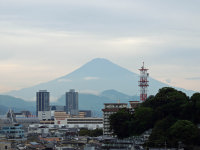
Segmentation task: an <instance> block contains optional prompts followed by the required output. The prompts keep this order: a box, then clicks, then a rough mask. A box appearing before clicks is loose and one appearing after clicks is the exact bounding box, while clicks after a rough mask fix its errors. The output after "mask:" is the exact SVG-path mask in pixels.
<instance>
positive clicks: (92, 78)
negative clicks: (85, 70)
mask: <svg viewBox="0 0 200 150" xmlns="http://www.w3.org/2000/svg"><path fill="white" fill-rule="evenodd" d="M83 79H84V80H99V79H100V78H99V77H84V78H83Z"/></svg>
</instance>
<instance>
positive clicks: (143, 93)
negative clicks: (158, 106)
mask: <svg viewBox="0 0 200 150" xmlns="http://www.w3.org/2000/svg"><path fill="white" fill-rule="evenodd" d="M139 70H140V80H139V87H140V101H142V102H143V101H145V100H146V99H147V87H148V86H149V84H148V82H149V81H148V77H149V73H147V71H148V69H147V68H145V67H144V62H143V66H142V67H141V69H139Z"/></svg>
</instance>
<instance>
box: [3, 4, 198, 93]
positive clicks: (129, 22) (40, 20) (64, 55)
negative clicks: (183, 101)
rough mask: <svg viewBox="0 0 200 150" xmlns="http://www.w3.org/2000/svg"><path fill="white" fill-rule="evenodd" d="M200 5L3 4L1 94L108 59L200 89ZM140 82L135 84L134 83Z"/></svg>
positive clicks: (160, 77) (123, 65) (184, 86)
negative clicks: (91, 61) (145, 69)
mask: <svg viewBox="0 0 200 150" xmlns="http://www.w3.org/2000/svg"><path fill="white" fill-rule="evenodd" d="M199 6H200V0H0V69H1V70H0V92H5V91H9V90H15V89H21V88H24V87H29V86H32V85H36V84H38V83H41V82H46V81H49V80H52V79H55V78H57V77H60V76H63V75H65V74H68V73H70V72H72V71H73V70H75V69H77V68H78V67H80V66H81V65H83V64H85V63H86V62H88V61H90V60H92V59H93V58H97V57H103V58H107V59H109V60H111V61H112V62H114V63H117V64H119V65H120V66H122V67H125V68H127V69H129V70H131V71H133V72H136V73H139V72H138V68H139V67H141V65H142V62H143V61H144V62H145V64H146V66H147V67H148V68H149V69H150V70H149V73H150V76H151V77H153V78H155V79H158V80H160V81H163V82H165V83H168V84H170V85H172V86H177V87H182V88H185V89H191V90H196V91H200V9H199ZM133 84H134V83H133Z"/></svg>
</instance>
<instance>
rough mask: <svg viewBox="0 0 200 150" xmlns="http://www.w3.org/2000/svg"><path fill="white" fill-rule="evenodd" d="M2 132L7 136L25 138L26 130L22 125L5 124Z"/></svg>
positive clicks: (0, 131)
mask: <svg viewBox="0 0 200 150" xmlns="http://www.w3.org/2000/svg"><path fill="white" fill-rule="evenodd" d="M0 133H1V134H3V135H6V137H7V138H23V137H24V130H23V129H22V125H20V124H15V125H12V126H4V127H2V129H1V130H0Z"/></svg>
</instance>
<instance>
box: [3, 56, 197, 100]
mask: <svg viewBox="0 0 200 150" xmlns="http://www.w3.org/2000/svg"><path fill="white" fill-rule="evenodd" d="M133 65H134V64H133ZM55 71H56V69H55ZM149 72H150V74H151V70H149ZM138 73H139V72H138ZM138 79H139V75H138V74H136V73H133V72H131V71H129V70H127V69H125V68H123V67H120V66H119V65H117V64H114V63H112V62H111V61H109V60H107V59H103V58H97V59H93V60H92V61H90V62H88V63H86V64H85V65H83V66H81V67H80V68H78V69H76V70H75V71H73V72H72V73H70V74H67V75H65V76H62V77H60V78H57V79H55V80H52V81H49V82H45V83H41V84H38V85H35V86H32V87H28V88H24V89H21V90H17V91H11V92H8V93H6V94H7V95H12V96H15V97H20V98H23V99H25V100H27V101H29V100H35V95H36V92H37V91H39V90H42V89H46V90H48V91H49V92H50V95H51V97H54V98H59V97H60V96H62V95H63V94H65V92H67V91H69V89H75V90H76V91H78V92H82V93H83V92H88V93H89V94H91V93H101V92H102V91H104V90H106V89H114V90H117V91H120V92H122V93H125V94H127V95H139V88H138ZM149 84H150V86H149V89H148V94H149V95H151V94H153V95H154V94H156V93H157V92H158V89H160V88H162V87H166V86H168V85H167V84H164V83H162V82H160V81H157V80H155V79H153V78H149ZM179 90H182V91H183V92H185V93H186V94H187V95H189V96H191V95H192V93H194V91H188V90H184V89H179Z"/></svg>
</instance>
